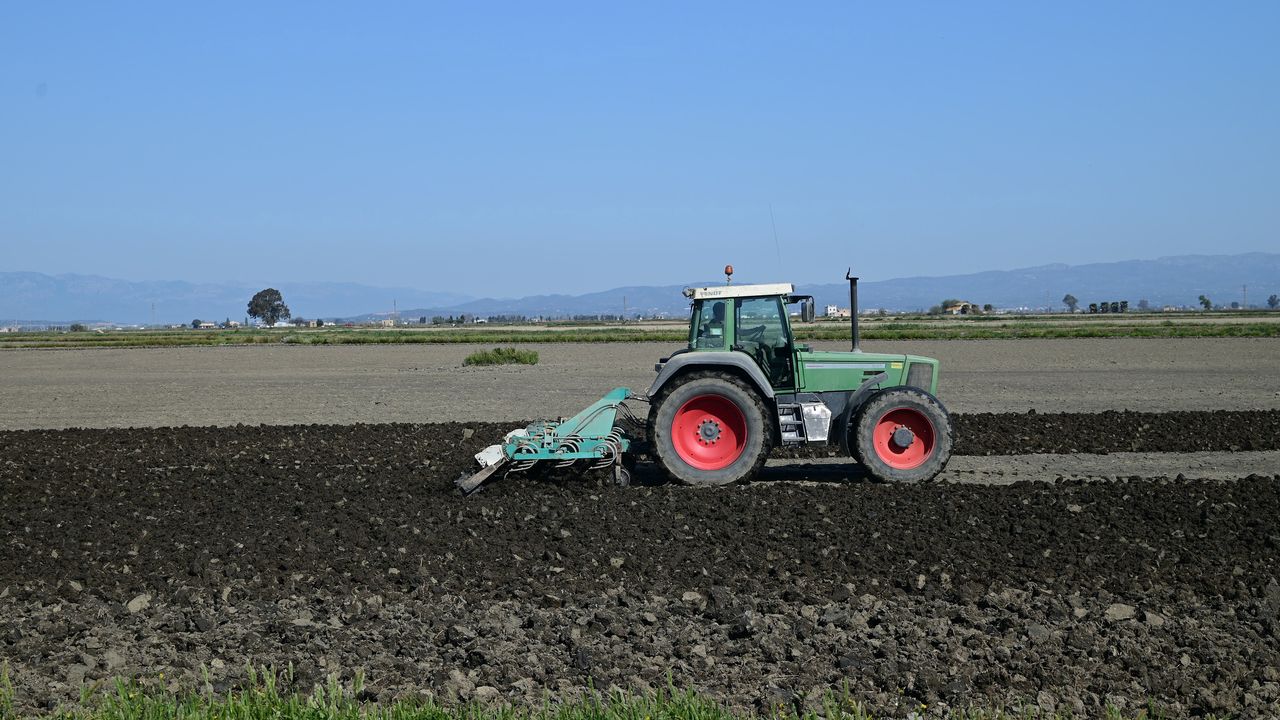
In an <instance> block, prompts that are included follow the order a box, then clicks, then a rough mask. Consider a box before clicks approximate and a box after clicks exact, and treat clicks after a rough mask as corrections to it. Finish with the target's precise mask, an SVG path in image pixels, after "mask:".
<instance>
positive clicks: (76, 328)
mask: <svg viewBox="0 0 1280 720" xmlns="http://www.w3.org/2000/svg"><path fill="white" fill-rule="evenodd" d="M70 329H71V332H85V331H86V330H88V329H89V327H88V326H87V325H84V324H82V323H71V328H70Z"/></svg>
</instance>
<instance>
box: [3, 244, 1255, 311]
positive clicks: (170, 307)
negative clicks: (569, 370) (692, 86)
mask: <svg viewBox="0 0 1280 720" xmlns="http://www.w3.org/2000/svg"><path fill="white" fill-rule="evenodd" d="M761 280H783V278H761ZM720 282H721V281H720V280H713V281H706V280H704V281H701V282H699V281H697V280H691V281H689V282H685V283H682V284H678V285H665V286H627V287H618V288H613V289H611V290H604V291H601V292H594V293H587V294H583V295H533V296H528V297H521V298H474V297H468V296H465V295H461V294H457V293H449V292H437V291H430V290H420V289H416V288H381V287H372V286H368V285H360V284H356V283H340V282H299V283H291V282H282V283H279V284H277V285H275V287H276V288H277V289H279V290H280V291H281V293H282V294H283V295H284V298H285V302H286V303H287V304H288V305H289V307H290V308H291V309H292V310H293V312H294V314H295V315H296V316H303V317H308V318H315V317H321V318H325V319H343V320H355V321H359V320H369V319H377V318H384V317H387V316H389V315H390V314H391V313H392V311H393V304H394V305H395V307H396V308H399V309H400V310H399V313H400V315H401V317H406V318H410V317H414V318H416V317H420V316H427V317H431V316H435V315H446V316H447V315H454V316H457V315H463V314H466V315H474V316H479V317H485V316H490V315H523V316H526V317H544V318H553V317H566V316H573V315H595V314H610V315H617V314H621V313H622V312H623V310H624V303H625V309H626V312H627V314H628V315H630V316H634V315H636V314H640V315H644V316H646V317H652V316H658V315H664V314H665V315H671V316H677V317H679V316H683V315H684V314H685V312H686V311H687V308H688V301H687V300H685V298H684V297H683V296H682V295H681V293H680V291H681V290H682V289H683V288H684V287H687V286H690V285H709V284H719V283H720ZM1245 286H1247V288H1248V290H1247V295H1248V304H1249V305H1255V306H1264V305H1265V303H1266V298H1267V297H1268V296H1269V295H1271V294H1275V293H1280V254H1275V253H1247V254H1241V255H1181V256H1175V257H1164V258H1157V259H1154V260H1128V261H1123V262H1110V263H1092V264H1087V265H1064V264H1054V265H1041V266H1038V267H1030V268H1021V269H1017V270H991V271H986V272H979V273H970V274H966V275H949V276H943V277H906V278H896V279H892V280H876V281H868V282H863V283H861V284H860V285H859V300H860V304H861V307H862V308H863V309H867V308H886V309H889V310H924V309H927V308H929V307H930V306H932V305H936V304H938V303H939V302H941V301H942V300H943V299H944V298H958V299H962V300H968V301H970V302H974V303H978V304H986V303H990V304H992V305H995V306H996V307H1001V308H1046V307H1054V308H1059V309H1060V308H1061V307H1062V298H1063V296H1064V295H1066V294H1068V293H1070V294H1072V295H1074V296H1075V297H1076V298H1078V299H1079V301H1080V303H1081V305H1088V304H1089V303H1090V302H1101V301H1115V300H1128V301H1129V302H1130V304H1131V305H1136V303H1137V302H1138V301H1139V300H1142V299H1145V300H1147V301H1148V302H1149V303H1151V304H1152V305H1153V306H1161V305H1176V306H1194V305H1196V304H1197V299H1198V298H1199V296H1200V295H1206V296H1208V297H1209V298H1211V299H1212V300H1214V301H1215V302H1217V303H1220V304H1224V305H1226V304H1229V303H1231V302H1233V301H1235V302H1243V296H1244V292H1243V290H1244V287H1245ZM261 289H262V288H260V287H256V286H253V287H251V286H247V285H244V284H239V283H188V282H182V281H140V282H138V281H127V280H116V279H111V278H104V277H98V276H94V275H46V274H42V273H35V272H0V325H44V324H66V323H70V322H89V323H93V322H110V323H119V324H148V323H152V322H158V323H166V324H167V323H187V322H190V321H191V320H192V319H195V318H200V319H204V320H214V321H218V320H222V319H224V318H231V319H233V320H235V319H242V318H243V317H244V314H245V308H246V306H247V304H248V301H249V298H250V297H252V296H253V294H254V293H255V292H257V291H258V290H261ZM796 291H797V292H799V293H805V294H811V295H813V296H814V298H815V299H816V300H817V303H818V306H819V308H821V307H822V306H824V305H838V306H841V307H846V306H848V304H849V299H848V298H849V289H848V284H847V283H846V282H844V281H843V280H840V281H838V282H831V283H798V284H797V286H796ZM153 307H154V310H153Z"/></svg>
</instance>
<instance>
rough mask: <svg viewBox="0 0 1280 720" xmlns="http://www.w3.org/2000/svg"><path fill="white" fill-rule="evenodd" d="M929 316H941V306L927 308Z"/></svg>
mask: <svg viewBox="0 0 1280 720" xmlns="http://www.w3.org/2000/svg"><path fill="white" fill-rule="evenodd" d="M929 314H930V315H941V314H942V306H941V305H934V306H933V307H931V308H929Z"/></svg>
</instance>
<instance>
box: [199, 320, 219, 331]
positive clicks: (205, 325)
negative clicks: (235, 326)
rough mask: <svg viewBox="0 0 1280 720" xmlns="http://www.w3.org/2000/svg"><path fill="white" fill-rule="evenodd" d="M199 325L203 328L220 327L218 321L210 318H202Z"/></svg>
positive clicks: (212, 328)
mask: <svg viewBox="0 0 1280 720" xmlns="http://www.w3.org/2000/svg"><path fill="white" fill-rule="evenodd" d="M199 327H200V329H201V330H214V329H216V328H217V327H218V323H216V322H210V321H209V320H202V321H200V326H199Z"/></svg>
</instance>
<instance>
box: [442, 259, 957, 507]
mask: <svg viewBox="0 0 1280 720" xmlns="http://www.w3.org/2000/svg"><path fill="white" fill-rule="evenodd" d="M725 276H726V284H725V285H720V286H710V287H697V288H686V289H685V291H684V294H685V296H686V297H688V298H689V300H690V302H691V313H690V318H689V336H688V337H689V341H688V345H687V346H686V347H684V348H681V349H680V350H677V351H676V352H674V353H672V354H671V355H669V356H668V357H664V358H662V359H661V360H659V361H658V363H657V365H656V366H655V368H654V369H655V371H656V372H657V377H656V378H655V379H654V381H653V384H652V385H651V386H650V387H649V389H648V392H646V393H644V394H643V395H642V394H638V393H634V392H632V391H631V390H628V389H627V388H617V389H615V390H613V391H611V392H610V393H608V394H607V395H605V396H604V397H603V398H601V399H600V400H599V401H597V402H596V403H594V404H592V405H591V406H590V407H588V408H586V409H585V410H583V411H582V412H580V413H578V414H577V415H575V416H573V417H572V418H568V419H562V420H559V421H555V422H537V423H534V424H532V425H530V426H528V427H526V428H521V429H518V430H514V431H512V432H510V433H507V435H506V436H505V437H504V438H503V441H502V442H501V443H499V444H496V445H492V446H490V447H488V448H486V449H485V450H483V451H481V452H480V453H478V454H477V455H476V460H477V462H478V463H479V464H480V467H481V469H480V471H479V472H476V473H474V474H472V475H464V476H463V477H461V478H459V479H458V480H457V485H458V487H459V488H460V489H461V490H462V491H463V492H464V493H467V494H469V493H471V492H474V491H475V490H477V489H479V488H480V487H481V486H482V485H483V484H484V483H485V482H486V481H487V480H488V479H489V478H491V477H492V476H493V475H494V474H495V473H496V472H497V471H498V470H502V469H505V471H506V472H508V473H510V472H520V471H524V470H528V469H530V468H532V467H534V466H537V465H543V466H545V465H546V464H547V463H554V465H555V466H557V467H569V466H573V465H579V466H581V465H586V466H589V467H596V468H612V469H613V472H614V477H615V479H616V480H617V482H619V483H620V484H626V483H627V482H629V479H630V473H629V470H628V468H630V467H633V466H634V462H633V461H634V457H635V451H636V450H638V449H640V448H641V444H640V441H639V440H638V437H639V436H640V435H642V434H643V435H644V437H645V438H647V440H646V441H645V442H646V443H647V452H648V454H649V455H650V456H652V457H653V458H654V459H655V460H656V461H657V463H658V464H659V465H660V466H661V467H662V468H663V469H664V470H665V471H666V473H667V474H668V475H670V476H671V478H673V479H675V480H677V481H679V482H682V483H685V484H689V485H727V484H730V483H735V482H739V481H742V480H747V479H749V478H751V477H752V476H754V475H755V474H756V473H757V472H758V471H759V470H760V468H761V466H763V465H764V462H765V460H766V459H767V458H768V457H769V453H770V452H771V451H772V449H773V448H774V447H776V446H779V445H783V446H785V445H802V444H819V445H830V446H839V448H840V449H841V451H843V452H844V453H845V454H846V455H849V456H851V457H852V458H854V459H855V460H856V461H857V462H858V463H859V464H860V465H862V466H863V467H864V468H865V469H866V472H867V473H868V474H869V475H870V476H871V477H873V478H875V479H878V480H882V481H890V482H923V481H926V480H929V479H932V478H933V477H934V476H936V475H937V474H938V473H939V472H941V471H942V469H943V467H945V466H946V463H947V460H948V459H949V458H950V457H951V446H952V428H951V419H950V417H949V416H948V414H947V411H946V408H944V407H943V406H942V403H941V402H939V401H938V399H937V397H935V393H936V392H937V386H938V361H937V360H935V359H932V358H927V357H919V356H915V355H894V354H881V353H867V352H863V351H862V349H861V348H860V346H859V334H858V279H857V278H856V277H853V276H852V275H851V274H850V273H846V274H845V278H846V279H847V280H848V281H849V304H850V322H851V324H852V328H851V331H852V340H853V347H852V349H851V350H850V351H846V352H832V351H819V350H814V349H812V348H811V347H809V346H808V345H804V344H801V343H798V342H796V340H795V337H794V335H793V333H792V328H791V317H792V316H791V314H790V312H789V308H791V307H792V306H798V307H797V310H798V312H797V313H796V315H797V316H798V318H799V320H800V321H801V322H813V320H814V314H815V305H814V300H813V298H812V297H811V296H808V295H797V294H795V289H794V286H792V285H791V284H789V283H773V284H762V285H734V284H733V283H732V278H733V267H732V266H727V267H726V268H725ZM628 400H633V401H641V402H648V404H649V411H648V414H647V415H646V416H645V417H644V418H643V419H642V418H641V417H639V416H637V415H636V414H635V413H634V412H633V411H632V410H631V409H630V407H629V406H628V405H626V401H628Z"/></svg>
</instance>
